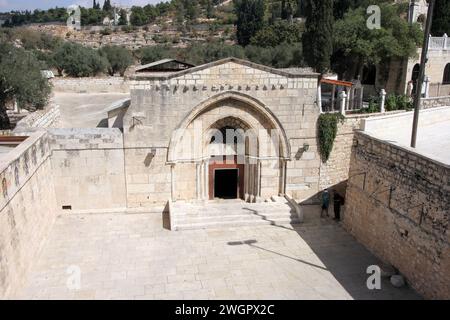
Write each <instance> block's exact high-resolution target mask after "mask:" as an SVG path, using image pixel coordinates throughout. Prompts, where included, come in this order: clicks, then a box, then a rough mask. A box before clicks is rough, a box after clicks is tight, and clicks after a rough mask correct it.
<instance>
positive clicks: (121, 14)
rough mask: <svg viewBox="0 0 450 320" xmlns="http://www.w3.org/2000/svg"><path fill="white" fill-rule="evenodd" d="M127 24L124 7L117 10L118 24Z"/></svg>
mask: <svg viewBox="0 0 450 320" xmlns="http://www.w3.org/2000/svg"><path fill="white" fill-rule="evenodd" d="M127 24H128V20H127V12H126V11H125V10H124V9H120V12H119V26H126V25H127Z"/></svg>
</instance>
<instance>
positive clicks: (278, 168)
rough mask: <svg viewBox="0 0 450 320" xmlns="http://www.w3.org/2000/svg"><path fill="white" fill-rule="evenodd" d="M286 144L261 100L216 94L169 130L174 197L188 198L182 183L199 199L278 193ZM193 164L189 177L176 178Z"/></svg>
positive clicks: (252, 197) (247, 197)
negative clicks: (173, 129)
mask: <svg viewBox="0 0 450 320" xmlns="http://www.w3.org/2000/svg"><path fill="white" fill-rule="evenodd" d="M192 137H194V138H193V139H192ZM186 139H187V140H188V141H187V142H184V140H186ZM186 146H187V148H186ZM191 146H193V148H191V149H190V147H191ZM188 149H190V150H191V151H192V150H193V152H191V153H190V154H188V153H187V152H186V150H188ZM288 150H289V146H288V144H287V139H286V135H285V133H284V130H283V128H281V126H280V125H279V122H278V121H277V119H276V118H275V117H274V116H273V115H272V114H271V112H270V111H269V110H267V109H266V108H265V107H264V106H263V105H262V104H260V103H259V102H258V101H256V100H254V99H253V98H251V97H248V96H246V95H243V94H236V93H231V92H227V93H224V94H220V95H219V96H218V97H214V98H211V99H209V100H207V101H205V102H204V103H202V104H201V105H199V106H198V107H197V108H195V109H194V110H193V111H192V112H191V114H190V115H189V116H188V117H187V118H186V119H185V120H184V121H183V123H181V124H180V127H179V129H178V130H177V132H176V133H175V134H174V135H173V136H172V140H171V143H170V147H169V153H168V162H169V163H170V164H171V165H172V168H173V172H174V174H173V179H172V181H173V185H172V186H173V188H174V194H175V197H174V200H189V196H184V193H183V191H182V190H181V189H182V188H187V187H186V186H190V187H189V188H192V189H195V190H196V197H197V199H198V200H211V199H216V198H220V199H235V198H241V199H244V200H246V201H249V202H254V201H258V199H267V198H269V197H270V196H273V195H279V194H282V193H284V189H285V172H286V161H287V160H288V158H289V157H288V155H289V151H288ZM193 168H195V174H192V175H191V177H193V178H192V180H191V181H186V179H184V181H182V183H179V181H178V177H179V176H186V175H187V174H188V172H192V170H193Z"/></svg>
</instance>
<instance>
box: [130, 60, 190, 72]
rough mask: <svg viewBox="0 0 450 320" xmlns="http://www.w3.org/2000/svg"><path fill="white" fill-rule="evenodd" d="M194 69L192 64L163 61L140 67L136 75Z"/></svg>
mask: <svg viewBox="0 0 450 320" xmlns="http://www.w3.org/2000/svg"><path fill="white" fill-rule="evenodd" d="M192 67H194V65H192V64H190V63H186V62H183V61H179V60H175V59H162V60H159V61H155V62H152V63H147V64H145V65H142V66H139V67H137V68H136V69H135V71H136V73H139V72H177V71H182V70H186V69H189V68H192Z"/></svg>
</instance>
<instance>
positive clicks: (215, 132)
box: [208, 117, 250, 200]
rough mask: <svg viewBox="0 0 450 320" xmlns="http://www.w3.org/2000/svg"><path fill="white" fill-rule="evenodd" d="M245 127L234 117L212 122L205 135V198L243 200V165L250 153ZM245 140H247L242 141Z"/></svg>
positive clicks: (247, 126) (246, 127)
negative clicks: (206, 183)
mask: <svg viewBox="0 0 450 320" xmlns="http://www.w3.org/2000/svg"><path fill="white" fill-rule="evenodd" d="M248 130H250V127H249V125H247V124H246V123H244V122H243V121H242V120H241V119H238V118H235V117H226V118H222V119H220V120H219V121H217V122H216V123H214V124H213V125H212V126H211V128H210V130H209V133H208V134H209V135H212V137H211V139H210V143H209V146H208V148H209V152H208V154H209V156H210V160H209V199H210V200H213V199H237V198H240V199H245V194H244V189H245V166H246V162H247V161H246V157H248V156H249V154H250V150H248V149H249V147H248V146H249V143H248V139H249V137H246V131H248ZM246 140H247V141H246Z"/></svg>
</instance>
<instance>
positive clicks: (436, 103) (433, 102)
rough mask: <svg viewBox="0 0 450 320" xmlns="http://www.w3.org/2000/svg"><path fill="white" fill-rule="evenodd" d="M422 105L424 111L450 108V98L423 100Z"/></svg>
mask: <svg viewBox="0 0 450 320" xmlns="http://www.w3.org/2000/svg"><path fill="white" fill-rule="evenodd" d="M421 103H422V108H423V109H431V108H438V107H445V106H450V96H443V97H434V98H423V99H422V100H421Z"/></svg>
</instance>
